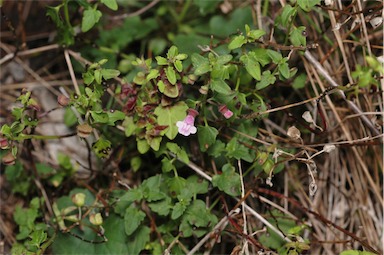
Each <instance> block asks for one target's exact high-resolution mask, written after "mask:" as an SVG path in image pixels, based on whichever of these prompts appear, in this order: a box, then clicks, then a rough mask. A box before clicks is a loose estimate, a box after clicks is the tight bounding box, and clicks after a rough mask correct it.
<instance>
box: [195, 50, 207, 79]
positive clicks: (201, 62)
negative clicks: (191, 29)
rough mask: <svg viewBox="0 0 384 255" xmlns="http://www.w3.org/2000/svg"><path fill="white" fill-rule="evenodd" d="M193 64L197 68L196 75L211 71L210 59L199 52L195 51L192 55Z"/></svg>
mask: <svg viewBox="0 0 384 255" xmlns="http://www.w3.org/2000/svg"><path fill="white" fill-rule="evenodd" d="M191 60H192V65H193V67H194V69H195V72H194V73H195V74H196V75H202V74H205V73H207V72H209V71H211V66H210V64H209V60H208V59H207V58H205V57H203V56H201V55H199V54H197V53H193V54H192V57H191Z"/></svg>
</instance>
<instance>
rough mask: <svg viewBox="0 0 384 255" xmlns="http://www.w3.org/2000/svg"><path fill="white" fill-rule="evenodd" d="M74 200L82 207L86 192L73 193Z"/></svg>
mask: <svg viewBox="0 0 384 255" xmlns="http://www.w3.org/2000/svg"><path fill="white" fill-rule="evenodd" d="M72 202H73V203H74V204H75V205H76V206H77V207H81V206H83V205H84V203H85V194H84V193H76V194H74V195H72Z"/></svg>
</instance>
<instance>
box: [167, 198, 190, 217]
mask: <svg viewBox="0 0 384 255" xmlns="http://www.w3.org/2000/svg"><path fill="white" fill-rule="evenodd" d="M188 205H189V203H184V202H177V203H176V204H175V206H174V207H173V209H172V214H171V219H172V220H176V219H177V218H179V217H180V216H181V215H183V213H184V212H185V210H186V209H187V207H188Z"/></svg>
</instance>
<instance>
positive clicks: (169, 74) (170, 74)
mask: <svg viewBox="0 0 384 255" xmlns="http://www.w3.org/2000/svg"><path fill="white" fill-rule="evenodd" d="M165 74H166V75H167V78H168V81H169V82H170V83H171V84H172V85H175V84H176V81H177V79H176V72H175V69H173V67H172V66H168V67H167V68H166V69H165Z"/></svg>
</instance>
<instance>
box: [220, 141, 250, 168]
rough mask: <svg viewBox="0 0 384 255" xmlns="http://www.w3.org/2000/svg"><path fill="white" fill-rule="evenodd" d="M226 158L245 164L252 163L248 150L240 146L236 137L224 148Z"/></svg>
mask: <svg viewBox="0 0 384 255" xmlns="http://www.w3.org/2000/svg"><path fill="white" fill-rule="evenodd" d="M226 151H227V157H231V158H235V159H243V160H245V161H247V162H252V161H253V157H252V155H251V154H250V152H249V149H248V148H247V147H245V146H244V145H242V144H240V143H239V142H238V140H237V138H236V137H233V138H232V139H231V141H229V143H227V146H226Z"/></svg>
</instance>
